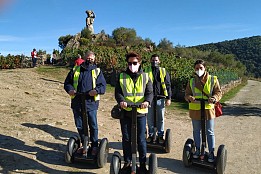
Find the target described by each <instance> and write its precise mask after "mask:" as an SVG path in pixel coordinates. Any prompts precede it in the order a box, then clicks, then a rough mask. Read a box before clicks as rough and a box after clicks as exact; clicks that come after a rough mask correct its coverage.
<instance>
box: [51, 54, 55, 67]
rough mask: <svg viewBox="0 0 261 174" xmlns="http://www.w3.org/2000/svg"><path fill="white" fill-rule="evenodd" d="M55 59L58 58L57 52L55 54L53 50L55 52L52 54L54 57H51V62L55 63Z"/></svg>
mask: <svg viewBox="0 0 261 174" xmlns="http://www.w3.org/2000/svg"><path fill="white" fill-rule="evenodd" d="M55 59H56V54H55V52H53V54H52V57H51V59H50V64H52V65H53V64H54V62H55Z"/></svg>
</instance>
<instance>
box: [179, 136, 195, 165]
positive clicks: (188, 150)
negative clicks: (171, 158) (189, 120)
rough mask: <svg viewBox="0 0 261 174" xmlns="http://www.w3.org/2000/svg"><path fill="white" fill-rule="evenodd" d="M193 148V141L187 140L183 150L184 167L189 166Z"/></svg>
mask: <svg viewBox="0 0 261 174" xmlns="http://www.w3.org/2000/svg"><path fill="white" fill-rule="evenodd" d="M193 148H194V141H193V140H192V139H190V138H189V139H187V141H186V142H185V144H184V148H183V155H182V161H183V164H184V165H185V167H189V166H191V164H192V162H191V158H192V149H193Z"/></svg>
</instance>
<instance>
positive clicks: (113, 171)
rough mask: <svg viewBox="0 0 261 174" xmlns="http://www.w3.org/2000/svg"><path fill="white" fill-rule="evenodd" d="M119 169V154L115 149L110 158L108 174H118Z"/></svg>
mask: <svg viewBox="0 0 261 174" xmlns="http://www.w3.org/2000/svg"><path fill="white" fill-rule="evenodd" d="M120 169H121V154H120V153H119V152H117V151H115V152H114V153H113V155H112V158H111V165H110V174H118V173H120Z"/></svg>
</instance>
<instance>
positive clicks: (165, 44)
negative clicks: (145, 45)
mask: <svg viewBox="0 0 261 174" xmlns="http://www.w3.org/2000/svg"><path fill="white" fill-rule="evenodd" d="M157 47H158V48H160V49H162V50H166V51H170V50H173V43H172V42H170V41H169V40H167V38H163V39H161V40H160V42H159V44H158V46H157Z"/></svg>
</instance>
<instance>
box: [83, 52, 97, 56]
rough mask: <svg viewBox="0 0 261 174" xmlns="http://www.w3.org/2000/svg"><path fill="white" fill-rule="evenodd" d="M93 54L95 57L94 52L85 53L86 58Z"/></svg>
mask: <svg viewBox="0 0 261 174" xmlns="http://www.w3.org/2000/svg"><path fill="white" fill-rule="evenodd" d="M91 54H92V55H94V56H95V54H94V52H92V51H87V52H86V53H85V55H84V57H87V56H89V55H91Z"/></svg>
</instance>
